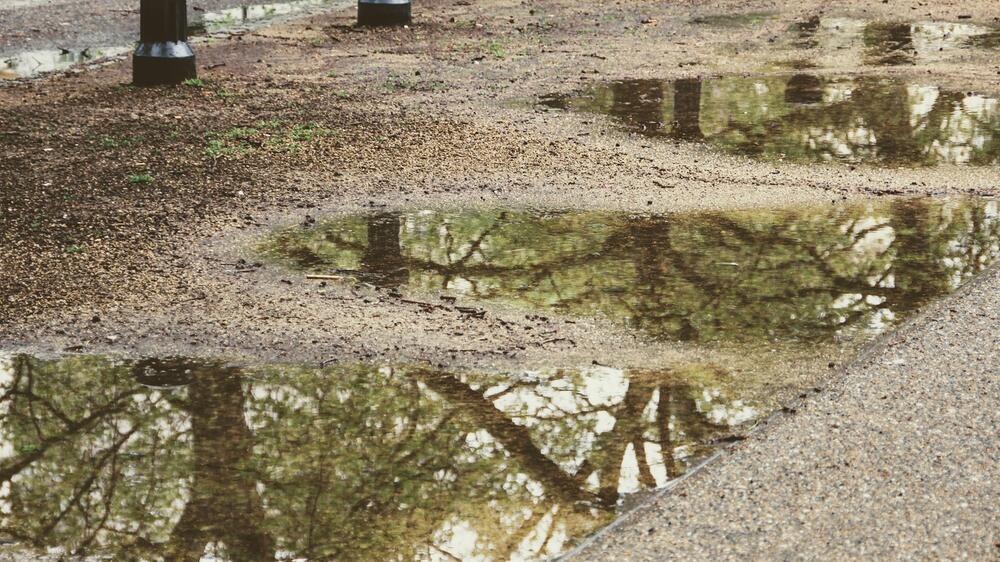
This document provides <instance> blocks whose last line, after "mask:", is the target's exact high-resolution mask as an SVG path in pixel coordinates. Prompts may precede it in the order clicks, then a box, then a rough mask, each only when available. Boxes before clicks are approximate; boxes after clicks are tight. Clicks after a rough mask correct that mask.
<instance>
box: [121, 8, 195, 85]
mask: <svg viewBox="0 0 1000 562" xmlns="http://www.w3.org/2000/svg"><path fill="white" fill-rule="evenodd" d="M139 28H140V31H139V34H140V38H139V46H138V47H136V49H135V53H134V54H133V55H132V83H133V84H135V85H136V86H154V85H157V84H180V83H181V82H183V81H185V80H188V79H190V78H195V77H197V76H198V71H197V70H196V69H195V64H194V51H192V50H191V46H190V45H188V43H187V0H140V4H139Z"/></svg>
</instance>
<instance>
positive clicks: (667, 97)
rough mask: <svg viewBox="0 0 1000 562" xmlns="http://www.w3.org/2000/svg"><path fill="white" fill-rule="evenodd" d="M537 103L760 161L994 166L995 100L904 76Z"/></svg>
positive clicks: (807, 79)
mask: <svg viewBox="0 0 1000 562" xmlns="http://www.w3.org/2000/svg"><path fill="white" fill-rule="evenodd" d="M541 103H542V104H543V105H545V106H548V107H551V108H557V109H565V110H572V111H582V112H589V113H600V114H604V115H608V116H609V117H610V118H611V119H612V120H613V121H614V122H615V123H617V124H618V125H620V126H621V127H623V128H625V129H626V130H628V131H632V132H635V133H638V134H641V135H646V136H650V137H657V138H662V139H665V140H673V141H683V142H698V143H705V144H707V145H710V146H712V147H714V148H717V149H720V150H723V151H725V152H729V153H733V154H739V155H746V156H751V157H754V158H760V159H765V160H788V161H795V162H845V163H851V164H873V165H881V166H893V167H901V166H933V165H937V164H956V165H979V166H991V165H992V166H995V165H998V164H1000V103H998V100H997V98H995V97H991V96H988V95H982V94H976V93H969V92H958V91H952V90H949V89H947V88H946V87H940V86H936V85H933V84H925V83H921V82H910V81H905V80H901V79H892V78H878V77H857V78H829V77H823V76H817V75H812V74H795V75H792V76H770V77H759V78H743V77H728V78H718V79H706V80H702V79H682V80H676V81H672V82H665V81H660V80H621V81H614V82H608V83H604V84H599V85H596V86H594V87H592V88H589V89H586V90H583V91H580V92H577V93H574V94H570V95H552V96H546V97H543V98H542V100H541Z"/></svg>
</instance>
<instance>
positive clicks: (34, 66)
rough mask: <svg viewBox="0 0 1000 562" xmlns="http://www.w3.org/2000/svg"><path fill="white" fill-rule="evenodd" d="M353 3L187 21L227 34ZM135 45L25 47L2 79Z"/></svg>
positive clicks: (191, 28) (1, 69)
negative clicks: (75, 47)
mask: <svg viewBox="0 0 1000 562" xmlns="http://www.w3.org/2000/svg"><path fill="white" fill-rule="evenodd" d="M349 5H351V2H350V0H291V1H288V2H274V3H269V4H247V5H243V6H237V7H235V8H230V9H227V10H219V11H214V12H203V11H194V12H193V16H192V17H191V19H190V23H189V25H188V33H189V34H190V35H202V34H208V35H212V34H225V33H230V32H233V31H241V30H248V29H255V28H257V27H261V26H263V25H267V24H271V23H274V22H275V21H278V20H281V19H283V18H288V17H294V16H302V15H309V14H313V13H321V12H324V11H327V10H331V9H335V8H340V7H346V6H349ZM132 49H133V47H131V46H125V45H119V46H111V47H108V46H104V47H87V48H84V49H75V50H70V49H47V50H38V51H26V52H22V53H17V54H15V55H12V56H9V57H5V58H2V59H0V80H17V79H23V78H31V77H34V76H39V75H42V74H46V73H49V72H60V71H65V70H68V69H70V68H72V67H74V66H77V65H80V64H89V63H94V62H100V61H101V60H102V59H107V58H111V57H117V56H120V55H124V54H127V53H130V52H131V51H132Z"/></svg>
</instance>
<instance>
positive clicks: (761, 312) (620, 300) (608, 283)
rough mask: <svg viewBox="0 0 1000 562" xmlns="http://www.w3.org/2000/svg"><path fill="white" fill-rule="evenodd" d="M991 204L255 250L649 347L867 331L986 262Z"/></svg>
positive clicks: (487, 230)
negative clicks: (583, 325)
mask: <svg viewBox="0 0 1000 562" xmlns="http://www.w3.org/2000/svg"><path fill="white" fill-rule="evenodd" d="M998 213H1000V212H998V204H997V202H994V201H977V200H971V199H970V200H934V199H896V200H892V201H888V202H870V203H867V202H866V203H863V204H855V205H828V206H824V207H820V208H802V209H790V210H777V211H775V210H756V211H735V212H718V213H691V214H676V215H662V216H656V215H653V216H649V215H629V214H624V213H612V212H554V213H541V212H529V211H503V210H493V211H455V212H444V211H412V212H394V213H381V214H372V215H366V216H347V217H342V218H336V219H331V220H327V221H321V222H319V223H318V224H316V225H315V226H312V227H309V228H304V227H296V228H291V229H287V230H281V231H279V232H277V233H276V234H274V235H273V236H272V237H271V238H270V239H268V240H267V241H266V242H265V243H264V244H263V245H262V246H261V248H260V251H262V252H263V254H264V255H265V256H266V257H268V258H269V259H270V260H272V261H274V262H276V263H278V264H281V265H283V266H286V267H290V268H293V269H296V270H300V271H306V272H312V273H340V274H344V275H349V276H354V277H356V278H357V279H359V280H362V281H366V282H370V283H373V284H377V285H380V286H383V287H388V288H400V289H405V290H409V291H418V292H424V293H427V292H430V293H444V294H451V295H455V296H460V297H465V298H468V299H475V300H487V301H488V300H498V301H505V302H510V303H514V304H517V305H521V306H524V307H527V308H531V309H535V310H550V309H551V310H555V311H558V312H561V313H568V314H571V315H580V316H588V315H595V314H599V315H603V316H605V317H608V318H611V319H613V320H616V321H618V322H620V323H622V324H624V325H627V326H629V327H632V328H634V329H637V330H641V331H642V332H644V333H645V334H646V335H648V336H651V337H653V338H656V339H661V340H683V341H692V342H710V341H724V342H763V341H800V342H801V341H833V340H838V339H839V340H844V339H852V338H853V337H854V336H855V335H861V336H862V337H864V336H866V335H870V334H871V333H878V332H881V331H883V330H885V329H886V328H888V327H890V326H892V325H893V324H895V323H896V322H898V321H899V320H901V319H902V318H904V317H905V316H906V315H907V314H909V313H910V312H912V311H913V310H915V309H917V308H919V307H920V306H922V305H924V304H926V303H927V302H929V301H931V300H933V299H935V298H937V297H940V296H942V295H944V294H947V293H949V292H951V291H953V290H954V289H955V288H956V287H958V286H959V285H960V284H961V283H962V282H963V281H965V280H967V279H969V278H970V277H971V276H972V275H974V274H975V273H977V272H978V271H980V270H982V269H983V268H985V267H987V266H988V265H989V264H990V263H992V262H993V261H994V260H995V259H996V258H997V256H998V255H1000V216H998Z"/></svg>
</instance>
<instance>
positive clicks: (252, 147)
mask: <svg viewBox="0 0 1000 562" xmlns="http://www.w3.org/2000/svg"><path fill="white" fill-rule="evenodd" d="M334 134H335V132H334V131H333V130H332V129H328V128H326V127H323V126H321V125H317V124H316V123H285V122H283V121H281V120H279V119H269V120H264V121H258V122H257V123H255V124H254V126H253V127H234V128H232V129H228V130H225V131H212V132H209V133H208V134H207V135H206V139H207V144H206V146H205V155H206V156H209V157H211V158H237V157H241V156H246V155H249V154H253V153H256V152H259V151H263V152H286V153H294V152H298V150H299V148H300V147H301V146H302V145H304V144H307V143H310V142H313V141H314V140H316V139H318V138H321V137H329V136H334Z"/></svg>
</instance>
